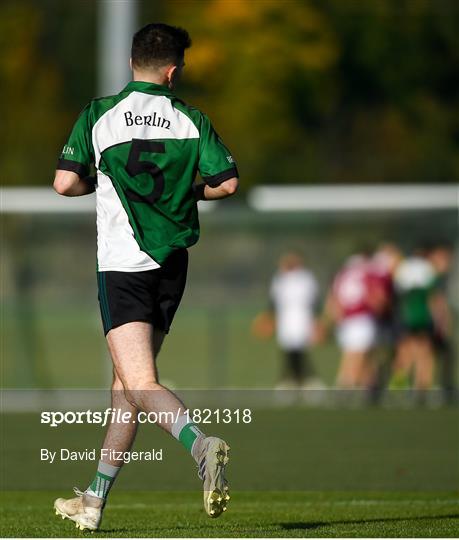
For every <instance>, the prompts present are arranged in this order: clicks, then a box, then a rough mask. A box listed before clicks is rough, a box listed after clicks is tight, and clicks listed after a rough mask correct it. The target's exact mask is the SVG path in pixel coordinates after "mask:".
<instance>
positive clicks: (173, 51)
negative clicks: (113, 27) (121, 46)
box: [131, 23, 191, 69]
mask: <svg viewBox="0 0 459 540" xmlns="http://www.w3.org/2000/svg"><path fill="white" fill-rule="evenodd" d="M188 47H191V39H190V36H189V35H188V32H187V31H186V30H184V29H183V28H179V27H178V26H169V25H168V24H161V23H151V24H147V25H146V26H144V27H143V28H141V29H140V30H139V31H138V32H136V33H135V34H134V37H133V39H132V49H131V58H132V65H133V66H134V67H136V68H140V69H142V68H143V69H145V68H147V69H148V68H153V69H155V68H159V67H163V66H167V65H168V64H178V63H179V62H180V61H181V60H182V59H183V57H184V55H185V49H188Z"/></svg>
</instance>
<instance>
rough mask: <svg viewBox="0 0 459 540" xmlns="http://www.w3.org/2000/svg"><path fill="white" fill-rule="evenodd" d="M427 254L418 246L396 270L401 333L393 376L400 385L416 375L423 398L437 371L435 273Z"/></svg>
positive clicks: (395, 385) (415, 379)
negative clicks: (432, 304)
mask: <svg viewBox="0 0 459 540" xmlns="http://www.w3.org/2000/svg"><path fill="white" fill-rule="evenodd" d="M425 255H426V253H425V252H424V251H423V250H417V251H416V252H415V253H414V255H412V256H409V257H407V258H405V259H404V260H403V261H402V262H401V263H400V265H399V266H398V268H397V270H396V272H395V287H396V292H397V323H398V325H399V332H400V337H399V342H398V346H397V354H396V358H395V361H394V375H393V380H392V386H393V387H397V386H400V385H403V384H404V383H405V384H406V382H407V379H408V378H410V377H411V375H413V386H414V388H415V389H416V390H417V391H418V392H419V394H418V397H419V400H420V401H421V402H422V401H423V400H424V398H425V391H426V390H428V389H429V388H430V387H431V385H432V380H433V373H434V352H433V331H434V320H433V316H432V307H431V300H432V298H433V293H434V291H435V276H436V274H435V269H434V267H433V266H432V264H431V263H430V262H429V261H428V260H427V259H426V258H425Z"/></svg>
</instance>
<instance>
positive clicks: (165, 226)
mask: <svg viewBox="0 0 459 540" xmlns="http://www.w3.org/2000/svg"><path fill="white" fill-rule="evenodd" d="M91 164H94V165H95V167H96V170H97V183H96V201H97V206H96V207H97V261H98V270H99V271H109V270H115V271H121V272H136V271H143V270H151V269H154V268H158V267H159V266H160V265H161V264H162V263H163V262H164V261H165V260H166V258H167V257H168V255H170V253H172V252H173V251H174V250H176V249H178V248H183V247H189V246H191V245H193V244H195V243H196V242H197V240H198V238H199V220H198V210H197V203H196V201H195V198H194V195H193V190H192V186H193V183H194V180H195V177H196V173H197V172H198V171H199V173H200V174H201V177H202V179H203V180H204V182H206V183H207V184H208V185H209V186H217V185H219V184H221V183H222V182H224V181H225V180H228V179H229V178H232V177H235V176H238V172H237V168H236V165H235V163H234V160H233V158H232V156H231V154H230V152H229V150H228V149H227V148H226V146H225V145H224V144H223V142H222V141H221V139H220V138H219V137H218V135H217V133H216V132H215V130H214V129H213V127H212V125H211V123H210V121H209V119H208V117H207V116H206V115H205V114H203V113H202V112H200V111H199V110H197V109H195V108H193V107H190V106H188V105H186V104H185V103H183V101H181V100H180V99H179V98H177V97H176V96H175V95H174V94H173V93H172V92H171V91H170V90H169V89H168V88H167V87H166V86H161V85H158V84H153V83H147V82H139V81H133V82H130V83H129V84H128V85H127V86H126V88H124V90H122V91H121V92H120V93H119V94H118V95H116V96H109V97H104V98H100V99H94V100H93V101H91V102H90V103H89V104H88V105H87V106H86V107H85V109H84V110H83V112H82V113H81V115H80V116H79V118H78V120H77V121H76V123H75V125H74V127H73V130H72V132H71V134H70V137H69V139H68V141H67V143H66V144H65V146H64V148H63V150H62V154H61V156H60V159H59V161H58V165H57V168H58V169H64V170H67V171H73V172H75V173H77V174H78V175H80V176H82V177H84V176H86V175H88V174H89V170H90V166H91Z"/></svg>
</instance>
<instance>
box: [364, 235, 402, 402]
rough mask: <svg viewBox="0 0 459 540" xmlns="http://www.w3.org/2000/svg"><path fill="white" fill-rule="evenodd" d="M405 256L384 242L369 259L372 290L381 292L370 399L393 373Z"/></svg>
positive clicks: (376, 307) (377, 304)
mask: <svg viewBox="0 0 459 540" xmlns="http://www.w3.org/2000/svg"><path fill="white" fill-rule="evenodd" d="M401 260H402V252H401V251H400V249H399V248H398V246H396V245H395V244H393V243H389V242H387V243H383V244H381V245H380V246H378V248H377V250H376V251H375V253H374V254H373V256H372V257H371V260H370V261H369V264H370V279H371V281H372V293H373V294H377V295H379V298H373V309H374V311H375V313H374V315H375V322H376V343H375V350H374V353H373V358H374V362H375V374H374V380H373V384H372V386H371V388H370V396H369V397H370V399H371V401H372V402H373V403H376V402H378V401H379V399H380V398H381V395H382V392H383V390H384V388H385V386H386V383H387V381H388V379H389V377H390V370H391V367H392V361H393V359H394V357H395V350H396V340H397V335H396V321H395V312H396V296H395V288H394V274H395V271H396V269H397V267H398V265H399V264H400V261H401Z"/></svg>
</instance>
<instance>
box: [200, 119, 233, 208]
mask: <svg viewBox="0 0 459 540" xmlns="http://www.w3.org/2000/svg"><path fill="white" fill-rule="evenodd" d="M199 134H200V139H199V163H198V169H199V172H200V174H201V177H202V180H203V182H202V183H201V184H195V185H194V186H193V191H194V195H195V198H196V199H197V200H198V201H199V200H200V201H214V200H217V199H226V198H227V197H230V196H231V195H234V194H235V193H236V191H237V188H238V185H239V173H238V170H237V167H236V163H235V162H234V160H233V157H232V156H231V152H230V151H229V150H228V148H227V147H226V146H225V145H224V143H223V141H222V140H221V139H220V137H219V136H218V135H217V133H216V131H215V130H214V128H213V126H212V124H211V123H210V120H209V118H208V117H207V116H206V115H205V114H202V116H201V124H200V128H199Z"/></svg>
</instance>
